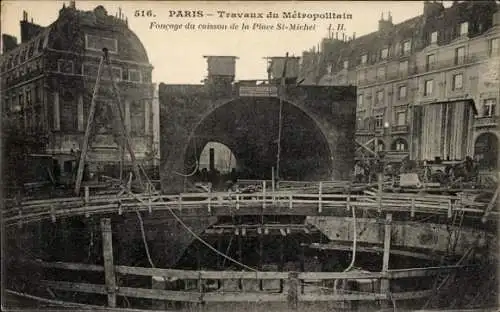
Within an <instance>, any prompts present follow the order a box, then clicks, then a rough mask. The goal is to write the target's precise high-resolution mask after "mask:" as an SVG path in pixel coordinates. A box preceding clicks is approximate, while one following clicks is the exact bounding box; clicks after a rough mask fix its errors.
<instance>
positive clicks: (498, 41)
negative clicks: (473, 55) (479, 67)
mask: <svg viewBox="0 0 500 312" xmlns="http://www.w3.org/2000/svg"><path fill="white" fill-rule="evenodd" d="M499 51H500V38H495V39H491V40H490V56H497V55H498V52H499Z"/></svg>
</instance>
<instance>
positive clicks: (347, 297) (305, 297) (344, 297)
mask: <svg viewBox="0 0 500 312" xmlns="http://www.w3.org/2000/svg"><path fill="white" fill-rule="evenodd" d="M384 299H387V295H386V294H377V293H372V294H331V295H323V294H321V295H316V294H302V295H299V301H301V302H311V301H313V302H318V301H363V300H366V301H371V300H384Z"/></svg>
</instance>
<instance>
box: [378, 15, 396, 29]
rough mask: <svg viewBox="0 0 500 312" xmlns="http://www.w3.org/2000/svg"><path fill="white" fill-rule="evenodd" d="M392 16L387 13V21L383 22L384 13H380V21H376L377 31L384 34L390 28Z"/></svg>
mask: <svg viewBox="0 0 500 312" xmlns="http://www.w3.org/2000/svg"><path fill="white" fill-rule="evenodd" d="M392 26H393V25H392V16H391V14H390V13H389V16H388V19H387V21H386V20H384V13H383V12H382V16H381V17H380V20H379V21H378V30H379V31H383V32H386V31H388V30H390V29H391V28H392Z"/></svg>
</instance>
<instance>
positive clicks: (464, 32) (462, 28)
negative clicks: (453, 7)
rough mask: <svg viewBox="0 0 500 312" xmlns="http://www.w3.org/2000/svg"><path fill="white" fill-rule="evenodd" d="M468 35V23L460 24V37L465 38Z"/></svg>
mask: <svg viewBox="0 0 500 312" xmlns="http://www.w3.org/2000/svg"><path fill="white" fill-rule="evenodd" d="M468 34H469V23H468V22H463V23H461V24H460V36H466V35H468Z"/></svg>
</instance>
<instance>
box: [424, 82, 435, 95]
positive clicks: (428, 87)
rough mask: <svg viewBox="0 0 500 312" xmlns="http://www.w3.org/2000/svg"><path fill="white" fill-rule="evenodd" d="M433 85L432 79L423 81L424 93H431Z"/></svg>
mask: <svg viewBox="0 0 500 312" xmlns="http://www.w3.org/2000/svg"><path fill="white" fill-rule="evenodd" d="M433 87H434V80H432V79H431V80H426V81H425V86H424V95H425V96H428V95H431V94H432V91H433V90H432V89H433Z"/></svg>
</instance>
